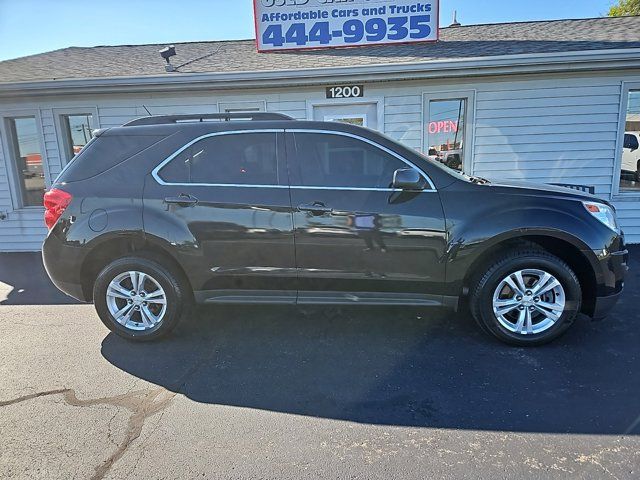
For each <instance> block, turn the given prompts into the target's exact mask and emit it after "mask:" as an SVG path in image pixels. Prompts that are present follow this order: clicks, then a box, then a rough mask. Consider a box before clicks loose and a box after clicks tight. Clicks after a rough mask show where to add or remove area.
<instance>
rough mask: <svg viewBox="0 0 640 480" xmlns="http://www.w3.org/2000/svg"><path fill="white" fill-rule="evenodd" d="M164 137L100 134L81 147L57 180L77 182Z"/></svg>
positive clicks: (113, 165)
mask: <svg viewBox="0 0 640 480" xmlns="http://www.w3.org/2000/svg"><path fill="white" fill-rule="evenodd" d="M164 138H165V137H164V136H160V135H131V136H130V135H108V134H106V135H102V136H100V137H98V138H95V139H94V140H93V141H91V142H90V143H89V144H87V146H86V147H85V148H84V149H82V151H81V152H80V153H79V154H78V155H77V156H76V157H75V158H74V159H73V160H72V161H71V163H69V164H68V165H67V167H66V168H65V169H64V170H63V171H62V173H61V174H60V177H59V178H58V180H57V181H58V182H77V181H80V180H86V179H87V178H91V177H95V176H96V175H99V174H101V173H103V172H106V171H107V170H109V169H110V168H113V167H115V166H116V165H119V164H120V163H122V162H124V161H125V160H128V159H129V158H131V157H133V156H134V155H136V154H138V153H140V152H142V151H143V150H146V149H147V148H149V147H150V146H152V145H154V144H156V143H158V142H159V141H161V140H162V139H164Z"/></svg>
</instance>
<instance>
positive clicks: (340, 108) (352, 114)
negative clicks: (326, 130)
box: [313, 103, 378, 129]
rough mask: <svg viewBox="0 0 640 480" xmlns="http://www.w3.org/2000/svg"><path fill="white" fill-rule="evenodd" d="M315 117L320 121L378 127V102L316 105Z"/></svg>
mask: <svg viewBox="0 0 640 480" xmlns="http://www.w3.org/2000/svg"><path fill="white" fill-rule="evenodd" d="M313 119H314V120H315V121H318V122H343V123H350V124H352V125H358V126H360V127H368V128H373V129H378V105H377V104H376V103H360V104H357V103H354V104H345V105H316V106H314V107H313Z"/></svg>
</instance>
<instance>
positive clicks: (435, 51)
mask: <svg viewBox="0 0 640 480" xmlns="http://www.w3.org/2000/svg"><path fill="white" fill-rule="evenodd" d="M165 46H166V45H165V44H151V45H121V46H100V47H87V48H84V47H70V48H64V49H61V50H55V51H53V52H48V53H42V54H38V55H31V56H28V57H22V58H17V59H14V60H6V61H3V62H0V83H12V82H21V81H32V82H33V81H45V80H62V79H80V78H110V77H144V76H157V75H164V74H166V71H165V62H164V60H163V59H162V58H161V57H160V54H159V53H158V51H159V50H160V49H161V48H163V47H165ZM175 46H176V50H177V56H175V57H173V58H172V59H171V61H172V64H173V65H174V66H179V65H180V67H179V68H178V72H174V73H170V74H167V75H180V73H225V72H226V73H229V72H275V71H286V70H298V69H306V68H310V69H311V68H329V67H350V66H368V65H381V64H412V63H421V62H428V61H435V60H454V61H455V60H464V59H470V58H478V57H494V56H506V55H520V54H546V53H558V52H581V51H593V50H617V49H635V48H640V16H630V17H618V18H610V17H602V18H593V19H581V20H554V21H540V22H520V23H501V24H486V25H469V26H461V27H449V28H442V29H441V31H440V41H439V42H438V43H421V44H409V45H385V46H371V47H357V48H342V49H326V50H312V51H290V52H274V53H258V52H257V51H256V46H255V42H254V41H253V40H237V41H217V42H190V43H176V44H175Z"/></svg>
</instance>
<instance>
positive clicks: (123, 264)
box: [93, 258, 184, 341]
mask: <svg viewBox="0 0 640 480" xmlns="http://www.w3.org/2000/svg"><path fill="white" fill-rule="evenodd" d="M127 271H139V272H142V273H145V274H147V275H150V276H151V277H153V278H154V279H155V280H156V281H157V282H158V283H159V284H160V286H161V287H162V288H163V290H164V291H165V294H166V298H167V310H166V312H165V315H164V317H163V319H162V322H161V323H160V324H159V325H158V326H156V327H154V328H153V329H151V330H145V331H136V330H131V329H128V328H126V327H124V326H123V325H121V324H120V323H118V322H117V321H116V320H115V318H114V317H113V315H111V312H110V311H109V308H108V306H107V299H106V292H107V288H108V286H109V284H110V283H111V281H112V280H113V279H114V278H115V277H117V276H118V275H120V274H121V273H124V272H127ZM93 299H94V305H95V308H96V311H97V312H98V316H99V317H100V319H101V320H102V322H103V323H104V324H105V325H106V327H107V328H108V329H109V330H111V331H112V332H114V333H116V334H118V335H120V336H121V337H124V338H127V339H129V340H138V341H144V340H153V339H156V338H159V337H162V336H163V335H166V334H167V333H169V332H170V331H171V330H172V329H173V328H174V327H175V325H176V324H177V323H178V321H179V319H180V317H181V315H182V310H183V305H184V299H183V292H182V289H181V288H180V285H179V283H178V281H177V279H176V278H175V277H174V276H173V275H172V274H171V272H170V271H168V270H167V269H165V268H164V267H162V266H161V265H158V264H157V263H155V262H153V261H151V260H147V259H145V258H122V259H120V260H116V261H114V262H112V263H111V264H109V265H108V266H107V267H105V268H104V269H103V270H102V271H101V272H100V273H99V274H98V277H97V279H96V282H95V284H94V290H93Z"/></svg>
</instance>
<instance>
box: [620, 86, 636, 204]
mask: <svg viewBox="0 0 640 480" xmlns="http://www.w3.org/2000/svg"><path fill="white" fill-rule="evenodd" d="M621 167H622V168H621V172H620V190H627V191H636V192H638V191H640V90H632V91H630V92H629V104H628V107H627V121H626V125H625V133H624V144H623V148H622V162H621Z"/></svg>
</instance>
